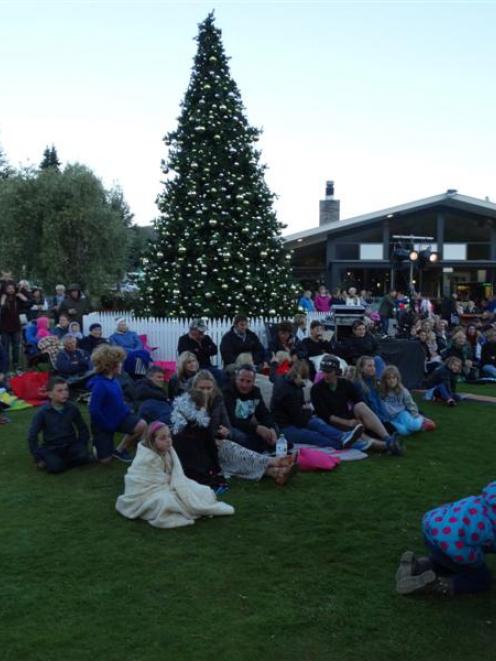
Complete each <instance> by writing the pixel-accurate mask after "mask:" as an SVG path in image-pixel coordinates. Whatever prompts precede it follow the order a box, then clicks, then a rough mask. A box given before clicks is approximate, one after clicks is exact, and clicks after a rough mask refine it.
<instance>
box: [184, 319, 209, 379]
mask: <svg viewBox="0 0 496 661" xmlns="http://www.w3.org/2000/svg"><path fill="white" fill-rule="evenodd" d="M207 330H208V327H207V325H206V323H205V322H204V321H202V319H193V320H192V321H191V323H190V325H189V332H188V333H186V334H185V335H181V337H180V338H179V342H178V344H177V353H178V354H181V353H183V351H190V352H191V353H194V354H195V356H196V357H197V359H198V365H199V366H200V369H208V370H209V369H210V368H211V367H212V362H211V360H210V358H211V356H216V355H217V346H216V345H215V344H214V342H213V340H212V338H211V337H209V336H208V335H205V333H206V332H207Z"/></svg>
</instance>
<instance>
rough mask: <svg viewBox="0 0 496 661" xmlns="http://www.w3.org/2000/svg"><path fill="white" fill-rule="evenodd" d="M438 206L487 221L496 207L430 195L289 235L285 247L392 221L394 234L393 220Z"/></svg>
mask: <svg viewBox="0 0 496 661" xmlns="http://www.w3.org/2000/svg"><path fill="white" fill-rule="evenodd" d="M439 206H443V207H450V208H453V209H458V210H460V211H465V212H469V213H473V214H477V215H481V216H484V217H486V218H496V204H495V203H494V202H490V201H488V200H481V199H479V198H477V197H470V196H468V195H461V194H459V193H442V194H441V195H433V196H432V197H426V198H423V199H422V200H415V201H413V202H406V203H405V204H399V205H397V206H394V207H389V208H387V209H381V210H379V211H373V212H371V213H366V214H363V215H361V216H354V217H352V218H347V219H345V220H337V221H335V222H331V223H326V224H324V225H320V226H319V227H314V228H313V229H309V230H303V231H302V232H296V233H295V234H289V235H288V236H285V237H283V238H284V242H285V245H286V247H287V248H290V249H298V248H301V247H303V246H308V245H311V244H316V243H321V242H323V241H325V240H326V238H327V236H328V235H329V234H335V233H339V232H342V231H343V230H347V229H352V228H355V227H361V226H367V225H373V224H375V223H381V222H384V221H385V220H390V221H391V230H392V231H393V232H394V220H395V219H398V218H400V217H401V216H403V215H405V214H407V213H411V212H415V211H421V210H424V209H428V208H435V207H439Z"/></svg>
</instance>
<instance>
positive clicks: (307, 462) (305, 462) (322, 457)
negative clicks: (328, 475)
mask: <svg viewBox="0 0 496 661" xmlns="http://www.w3.org/2000/svg"><path fill="white" fill-rule="evenodd" d="M340 463H341V459H340V458H339V457H333V456H331V455H330V454H327V453H326V452H322V450H314V449H313V448H300V449H299V450H298V460H297V464H298V469H299V470H301V471H332V470H333V469H334V468H336V466H338V465H339V464H340Z"/></svg>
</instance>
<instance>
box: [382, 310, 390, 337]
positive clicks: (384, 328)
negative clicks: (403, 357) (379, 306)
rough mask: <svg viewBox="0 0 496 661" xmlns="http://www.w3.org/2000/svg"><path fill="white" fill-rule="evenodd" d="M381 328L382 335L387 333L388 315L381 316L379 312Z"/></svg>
mask: <svg viewBox="0 0 496 661" xmlns="http://www.w3.org/2000/svg"><path fill="white" fill-rule="evenodd" d="M381 328H382V332H383V334H384V335H387V333H388V330H389V317H383V316H382V314H381Z"/></svg>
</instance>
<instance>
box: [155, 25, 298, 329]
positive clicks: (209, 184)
mask: <svg viewBox="0 0 496 661" xmlns="http://www.w3.org/2000/svg"><path fill="white" fill-rule="evenodd" d="M197 41H198V51H197V54H196V57H195V60H194V66H193V71H192V75H191V80H190V83H189V87H188V89H187V92H186V95H185V98H184V101H183V102H182V104H181V114H180V117H179V120H178V126H177V129H176V130H175V131H173V132H171V133H169V134H168V135H167V136H166V137H165V139H164V141H165V144H166V145H167V146H168V147H169V152H168V159H167V162H163V163H162V169H163V172H164V174H166V175H167V179H166V181H165V184H164V186H165V188H164V191H163V193H162V194H161V195H159V197H158V201H157V204H158V207H159V209H160V212H161V215H160V217H159V218H158V219H157V220H156V221H155V229H156V240H155V242H154V244H153V245H152V246H151V248H150V250H149V251H148V254H147V255H146V257H145V258H144V260H143V268H144V278H143V283H142V293H143V303H144V312H145V313H147V314H153V315H155V316H163V315H173V316H176V315H178V316H200V315H201V316H210V317H213V316H232V315H233V314H236V313H238V312H243V313H245V314H249V315H272V314H276V313H277V314H290V313H292V312H293V311H294V308H295V291H296V286H295V285H294V283H293V281H292V278H291V269H290V259H291V255H290V253H289V252H287V251H286V250H285V249H284V247H283V242H282V239H281V229H283V228H284V225H282V224H281V223H279V222H278V221H277V218H276V214H275V212H274V210H273V208H272V203H273V200H274V195H273V194H272V193H271V192H270V190H269V189H268V187H267V184H266V183H265V180H264V170H265V166H264V165H261V164H260V162H259V158H260V152H259V151H257V150H256V149H255V147H254V143H255V142H256V141H257V140H258V137H259V133H260V132H259V130H258V129H255V128H252V127H250V126H249V124H248V122H247V120H246V118H245V116H244V108H243V104H242V101H241V95H240V93H239V90H238V88H237V85H236V83H235V82H234V80H233V79H232V78H231V75H230V72H229V66H228V58H227V57H226V55H225V53H224V48H223V45H222V41H221V31H220V30H219V29H218V28H217V27H216V26H215V25H214V17H213V14H209V16H208V17H207V18H206V20H205V21H204V22H203V23H201V24H200V26H199V34H198V37H197Z"/></svg>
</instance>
